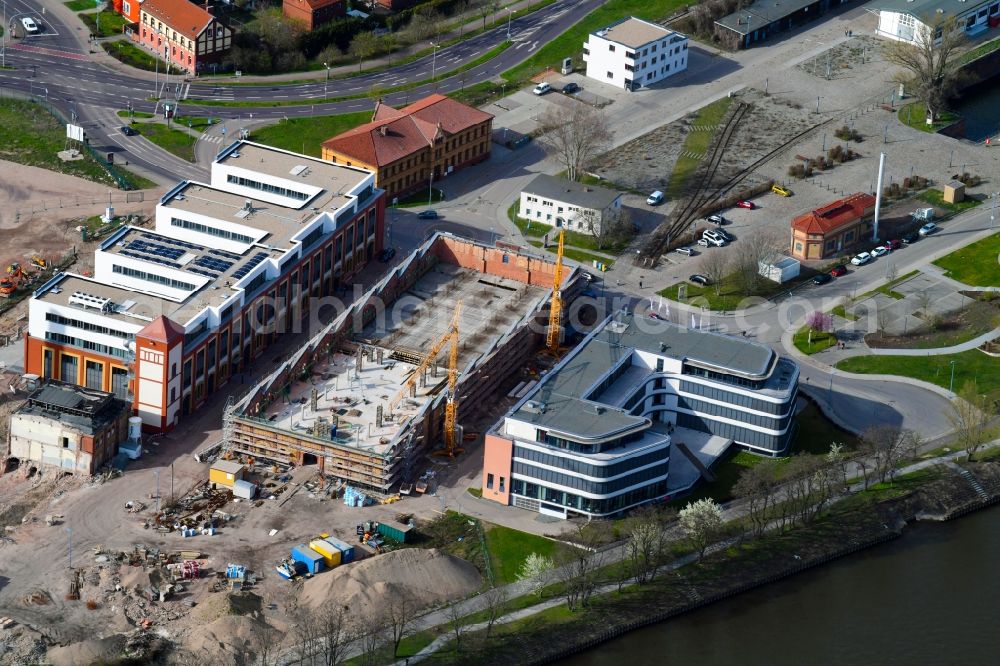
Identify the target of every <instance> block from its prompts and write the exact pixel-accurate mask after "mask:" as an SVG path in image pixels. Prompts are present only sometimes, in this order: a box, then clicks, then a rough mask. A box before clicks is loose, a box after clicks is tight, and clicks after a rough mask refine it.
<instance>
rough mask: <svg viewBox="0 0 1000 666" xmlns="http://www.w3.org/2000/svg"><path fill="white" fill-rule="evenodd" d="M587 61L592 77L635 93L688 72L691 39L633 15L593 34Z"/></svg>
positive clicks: (587, 47)
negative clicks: (679, 73)
mask: <svg viewBox="0 0 1000 666" xmlns="http://www.w3.org/2000/svg"><path fill="white" fill-rule="evenodd" d="M583 60H584V62H586V63H587V76H589V77H590V78H592V79H594V80H597V81H602V82H604V83H608V84H611V85H613V86H617V87H619V88H624V89H625V90H629V91H633V90H637V89H639V88H641V87H642V86H649V85H652V84H653V83H656V82H657V81H661V80H663V79H665V78H667V77H668V76H673V75H674V74H676V73H678V72H683V71H684V70H685V69H687V62H688V38H687V35H682V34H681V33H679V32H674V31H673V30H667V29H666V28H663V27H661V26H658V25H656V24H655V23H650V22H649V21H643V20H642V19H637V18H635V17H634V16H630V17H628V18H624V19H622V20H620V21H618V22H617V23H615V24H613V25H610V26H608V27H607V28H601V29H600V30H596V31H594V32H592V33H590V36H589V38H588V40H587V43H586V44H584V45H583Z"/></svg>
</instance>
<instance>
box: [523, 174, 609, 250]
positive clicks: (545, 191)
mask: <svg viewBox="0 0 1000 666" xmlns="http://www.w3.org/2000/svg"><path fill="white" fill-rule="evenodd" d="M621 210H622V193H621V192H616V191H614V190H609V189H608V188H606V187H597V186H594V185H585V184H583V183H577V182H574V181H572V180H566V179H565V178H559V177H557V176H549V175H547V174H539V175H538V176H535V179H534V180H532V181H531V182H530V183H528V184H527V185H525V187H524V189H523V190H521V201H520V205H519V206H518V211H517V216H518V217H519V218H521V219H522V220H528V221H530V222H537V223H538V224H540V225H541V224H544V225H546V226H549V227H554V228H556V229H569V230H570V231H577V232H579V233H582V234H590V235H600V233H601V231H602V230H603V228H604V225H606V224H613V223H614V222H615V220H616V219H619V218H618V216H619V214H620V213H621Z"/></svg>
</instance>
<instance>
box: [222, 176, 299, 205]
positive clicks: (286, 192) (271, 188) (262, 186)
mask: <svg viewBox="0 0 1000 666" xmlns="http://www.w3.org/2000/svg"><path fill="white" fill-rule="evenodd" d="M226 180H227V181H228V182H230V183H232V184H234V185H240V186H242V187H249V188H250V189H254V190H260V191H261V192H268V193H270V194H277V195H278V196H281V197H288V198H289V199H298V200H299V201H305V200H306V199H308V198H309V195H308V194H306V193H305V192H298V191H296V190H290V189H288V188H287V187H281V186H280V185H271V184H270V183H262V182H260V181H259V180H253V179H252V178H244V177H243V176H234V175H233V174H229V175H228V176H227V177H226Z"/></svg>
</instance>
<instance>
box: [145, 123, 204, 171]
mask: <svg viewBox="0 0 1000 666" xmlns="http://www.w3.org/2000/svg"><path fill="white" fill-rule="evenodd" d="M138 129H139V133H140V134H142V135H143V136H144V137H146V138H147V139H149V140H150V141H152V142H153V143H155V144H156V145H158V146H159V147H160V148H163V149H164V150H166V151H168V152H170V153H173V154H174V155H176V156H177V157H180V158H181V159H185V160H187V161H188V162H194V161H195V157H194V144H195V143H196V142H197V141H198V139H197V138H196V137H193V136H191V135H190V134H188V133H187V132H183V131H181V130H178V129H174V128H173V127H167V126H166V125H161V124H160V123H143V124H142V125H139V126H138Z"/></svg>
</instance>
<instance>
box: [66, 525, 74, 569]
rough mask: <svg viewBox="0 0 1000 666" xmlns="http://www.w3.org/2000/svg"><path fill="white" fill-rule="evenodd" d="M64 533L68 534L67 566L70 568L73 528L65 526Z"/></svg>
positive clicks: (71, 562)
mask: <svg viewBox="0 0 1000 666" xmlns="http://www.w3.org/2000/svg"><path fill="white" fill-rule="evenodd" d="M66 534H68V535H69V536H68V539H69V541H68V543H67V549H68V551H69V568H70V569H72V568H73V528H72V527H67V528H66Z"/></svg>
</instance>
